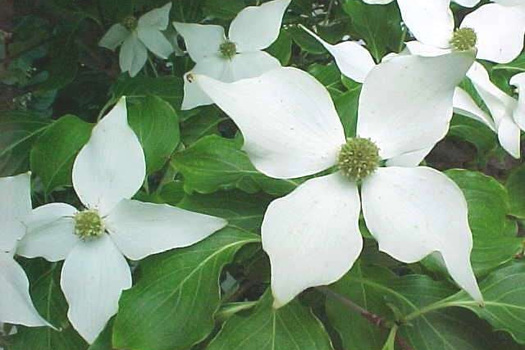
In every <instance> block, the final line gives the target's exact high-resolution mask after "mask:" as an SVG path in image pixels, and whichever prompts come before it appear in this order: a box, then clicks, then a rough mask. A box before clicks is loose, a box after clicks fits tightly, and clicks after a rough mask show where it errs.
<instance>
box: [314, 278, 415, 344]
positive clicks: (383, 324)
mask: <svg viewBox="0 0 525 350" xmlns="http://www.w3.org/2000/svg"><path fill="white" fill-rule="evenodd" d="M317 290H319V291H320V292H321V293H323V294H324V295H326V296H328V297H330V298H333V299H335V300H337V301H339V302H340V303H341V304H343V305H345V306H346V307H348V308H349V309H351V310H352V311H355V312H357V313H359V314H360V315H361V316H363V317H364V318H365V319H366V320H367V321H369V322H370V323H372V324H373V325H376V326H377V327H380V328H383V329H390V335H389V338H390V337H394V339H395V342H396V343H397V345H399V347H400V349H402V350H413V349H412V347H411V346H410V345H409V344H408V343H407V342H406V341H405V340H404V339H403V338H401V337H400V336H399V335H398V334H397V330H398V328H399V325H398V324H396V323H391V322H389V321H387V320H385V319H384V318H383V317H381V316H379V315H376V314H374V313H372V312H370V311H368V310H367V309H365V308H363V307H361V306H360V305H358V304H356V303H354V302H353V301H352V300H350V299H348V298H347V297H345V296H343V295H341V294H339V293H336V292H334V291H333V290H331V289H330V288H328V287H325V286H321V287H317ZM387 342H388V340H387ZM386 345H387V344H385V346H386ZM388 349H389V348H388V347H386V348H383V350H388Z"/></svg>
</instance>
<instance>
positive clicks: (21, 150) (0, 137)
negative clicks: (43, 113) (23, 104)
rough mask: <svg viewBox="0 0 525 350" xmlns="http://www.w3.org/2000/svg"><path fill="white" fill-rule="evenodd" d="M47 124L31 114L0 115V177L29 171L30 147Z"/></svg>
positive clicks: (12, 113) (10, 113) (9, 113)
mask: <svg viewBox="0 0 525 350" xmlns="http://www.w3.org/2000/svg"><path fill="white" fill-rule="evenodd" d="M48 124H49V122H48V121H47V120H45V119H41V118H39V117H38V116H36V115H34V114H32V113H24V112H14V111H10V112H8V113H6V114H0V176H9V175H14V174H17V173H21V172H24V171H27V170H29V153H30V150H31V145H32V144H33V142H35V141H36V139H37V136H38V135H39V134H40V133H42V132H43V131H44V130H45V129H46V127H47V126H48Z"/></svg>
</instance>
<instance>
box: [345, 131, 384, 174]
mask: <svg viewBox="0 0 525 350" xmlns="http://www.w3.org/2000/svg"><path fill="white" fill-rule="evenodd" d="M380 160H381V158H379V148H378V147H377V146H376V144H375V143H374V142H372V141H371V140H370V139H365V138H360V137H356V138H349V139H347V140H346V144H345V145H344V146H343V147H341V150H340V151H339V155H338V157H337V166H338V167H339V170H340V171H341V173H342V174H343V175H345V176H346V177H348V178H349V179H351V180H353V181H359V180H362V179H364V178H365V177H367V176H368V175H370V174H372V173H373V172H374V171H375V170H376V169H377V168H378V166H379V161H380Z"/></svg>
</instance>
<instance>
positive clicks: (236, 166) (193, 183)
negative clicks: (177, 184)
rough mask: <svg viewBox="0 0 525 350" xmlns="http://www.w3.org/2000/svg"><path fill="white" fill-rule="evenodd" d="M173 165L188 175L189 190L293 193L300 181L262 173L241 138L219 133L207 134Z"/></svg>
mask: <svg viewBox="0 0 525 350" xmlns="http://www.w3.org/2000/svg"><path fill="white" fill-rule="evenodd" d="M173 164H174V165H175V167H176V168H177V170H179V171H180V172H181V173H182V175H183V176H184V181H185V182H184V189H185V190H186V191H187V192H190V193H191V192H193V191H196V192H200V193H211V192H215V191H217V190H219V189H222V190H228V189H233V188H238V189H241V190H243V191H245V192H249V193H254V192H257V191H259V190H261V189H262V190H265V191H266V192H268V193H272V194H283V193H287V192H290V191H291V190H293V189H294V188H295V187H296V186H297V184H298V183H297V182H296V181H292V180H276V179H272V178H269V177H267V176H264V175H263V174H261V173H259V172H258V171H257V170H256V169H255V168H254V167H253V165H252V163H251V162H250V160H249V159H248V156H247V155H246V153H244V152H243V151H242V150H241V147H240V143H239V142H238V141H237V140H231V139H225V138H222V137H219V136H216V135H210V136H206V137H203V138H202V139H200V140H199V141H197V142H196V143H194V144H193V145H192V146H191V147H189V148H187V149H186V150H184V151H182V152H180V153H177V154H175V156H174V158H173Z"/></svg>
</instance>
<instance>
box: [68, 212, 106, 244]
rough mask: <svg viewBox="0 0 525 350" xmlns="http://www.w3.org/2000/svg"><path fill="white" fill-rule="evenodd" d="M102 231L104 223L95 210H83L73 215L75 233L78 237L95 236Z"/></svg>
mask: <svg viewBox="0 0 525 350" xmlns="http://www.w3.org/2000/svg"><path fill="white" fill-rule="evenodd" d="M104 231H105V227H104V223H103V222H102V218H101V217H100V215H99V214H98V211H97V210H84V211H81V212H79V213H77V214H76V215H75V234H76V235H77V236H79V237H80V238H82V239H90V238H97V237H100V236H102V234H103V233H104Z"/></svg>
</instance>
